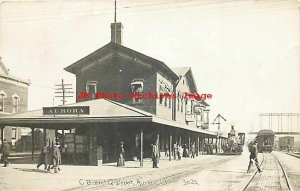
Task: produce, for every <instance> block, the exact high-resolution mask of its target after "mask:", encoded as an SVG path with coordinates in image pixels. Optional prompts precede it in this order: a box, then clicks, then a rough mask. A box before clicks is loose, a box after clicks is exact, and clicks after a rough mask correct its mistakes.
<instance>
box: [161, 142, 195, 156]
mask: <svg viewBox="0 0 300 191" xmlns="http://www.w3.org/2000/svg"><path fill="white" fill-rule="evenodd" d="M169 155H170V148H169V145H168V144H166V145H165V157H169ZM171 155H172V156H173V158H174V159H175V160H176V159H177V160H181V158H182V157H191V158H195V155H196V146H195V143H192V145H191V148H190V151H189V150H188V146H187V145H186V144H183V145H180V144H177V143H176V142H175V143H174V145H173V148H172V154H171Z"/></svg>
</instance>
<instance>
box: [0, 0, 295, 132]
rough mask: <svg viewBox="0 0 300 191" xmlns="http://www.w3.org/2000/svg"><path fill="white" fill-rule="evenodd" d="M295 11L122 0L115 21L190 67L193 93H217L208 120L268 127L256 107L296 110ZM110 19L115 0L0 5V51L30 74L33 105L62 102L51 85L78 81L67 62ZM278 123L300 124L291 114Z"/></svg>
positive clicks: (287, 1) (245, 4)
mask: <svg viewBox="0 0 300 191" xmlns="http://www.w3.org/2000/svg"><path fill="white" fill-rule="evenodd" d="M299 10H300V9H299V1H296V0H294V1H292V0H282V1H280V0H278V1H277V0H273V1H264V0H248V1H242V0H151V1H150V0H139V1H138V0H119V1H117V21H118V22H122V24H123V26H124V28H123V45H124V46H126V47H129V48H131V49H134V50H136V51H138V52H141V53H143V54H146V55H148V56H150V57H153V58H155V59H158V60H160V61H162V62H164V63H165V64H166V65H168V66H169V67H170V68H174V67H187V66H189V67H191V68H192V72H193V75H194V78H195V82H196V85H197V88H198V93H210V94H212V95H213V97H212V99H211V100H209V101H208V103H209V104H210V109H211V112H210V121H211V122H212V121H213V119H214V118H215V117H216V116H217V114H218V113H220V114H221V115H222V116H223V117H224V118H225V119H226V122H224V123H222V124H221V130H224V131H229V129H230V125H235V127H236V129H237V130H239V131H248V130H256V129H258V128H259V126H260V124H262V125H263V127H265V128H268V125H269V124H268V123H269V120H268V119H266V118H263V120H262V123H260V119H259V114H260V113H279V112H283V113H286V112H291V113H296V112H300V60H299V58H300V57H299V56H300V55H299V54H300V48H299V42H300V39H299V34H300V33H299V29H300V26H299V24H300V22H299V18H300V17H299V12H300V11H299ZM113 21H114V1H113V0H103V1H96V0H90V1H50V0H48V1H4V2H2V3H1V4H0V56H1V57H2V61H3V63H4V64H5V66H6V67H7V68H9V70H10V73H11V74H13V75H16V76H19V77H22V78H25V79H30V80H31V85H30V88H29V110H33V109H41V108H42V107H46V106H53V105H58V104H60V100H59V99H57V98H54V87H55V84H58V83H60V82H61V79H64V80H65V82H66V83H71V84H73V87H74V88H75V76H74V75H73V74H70V73H68V72H66V71H64V69H63V68H65V67H67V66H69V65H71V64H72V63H74V62H76V61H77V60H79V59H81V58H83V57H84V56H86V55H88V54H89V53H91V52H93V51H95V50H97V49H98V48H100V47H102V46H104V45H105V44H107V43H109V42H110V23H112V22H113ZM72 102H74V99H69V100H68V103H72ZM272 122H273V124H274V128H277V127H276V124H277V122H278V120H277V118H274V119H273V120H272ZM299 123H300V120H299ZM283 124H284V128H286V129H287V130H288V129H289V128H291V127H292V126H291V124H293V128H298V131H300V127H299V126H300V125H299V124H298V127H297V119H295V118H294V119H287V118H284V119H283ZM215 129H216V126H215V125H211V130H215Z"/></svg>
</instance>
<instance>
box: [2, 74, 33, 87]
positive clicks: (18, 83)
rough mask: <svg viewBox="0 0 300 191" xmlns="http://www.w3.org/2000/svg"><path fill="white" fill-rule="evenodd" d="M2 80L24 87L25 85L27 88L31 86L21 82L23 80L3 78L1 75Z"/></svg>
mask: <svg viewBox="0 0 300 191" xmlns="http://www.w3.org/2000/svg"><path fill="white" fill-rule="evenodd" d="M0 81H1V82H5V83H10V84H14V85H16V86H22V87H25V88H27V87H28V86H29V84H26V83H24V82H21V81H20V82H16V81H13V80H10V79H6V78H2V77H1V76H0Z"/></svg>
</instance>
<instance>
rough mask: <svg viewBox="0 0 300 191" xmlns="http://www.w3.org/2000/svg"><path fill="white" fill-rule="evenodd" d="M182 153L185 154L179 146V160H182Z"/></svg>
mask: <svg viewBox="0 0 300 191" xmlns="http://www.w3.org/2000/svg"><path fill="white" fill-rule="evenodd" d="M182 152H183V149H182V146H181V145H178V160H181V157H182Z"/></svg>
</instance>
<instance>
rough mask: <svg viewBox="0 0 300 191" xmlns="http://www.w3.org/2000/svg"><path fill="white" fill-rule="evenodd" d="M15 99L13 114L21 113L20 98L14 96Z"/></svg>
mask: <svg viewBox="0 0 300 191" xmlns="http://www.w3.org/2000/svg"><path fill="white" fill-rule="evenodd" d="M12 99H13V111H12V112H13V113H18V112H19V105H20V97H19V96H18V95H17V94H14V95H12Z"/></svg>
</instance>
